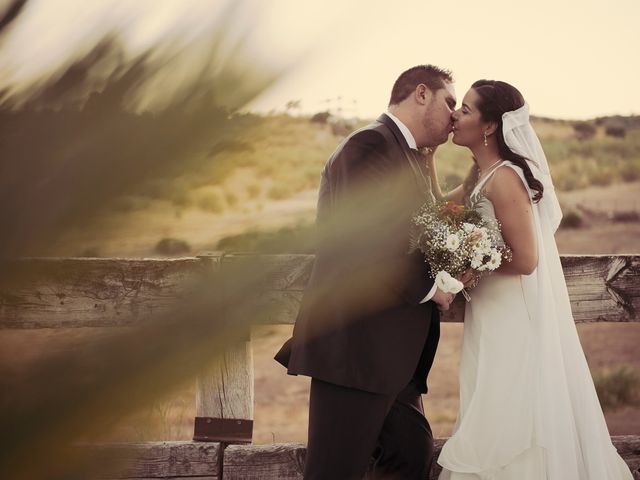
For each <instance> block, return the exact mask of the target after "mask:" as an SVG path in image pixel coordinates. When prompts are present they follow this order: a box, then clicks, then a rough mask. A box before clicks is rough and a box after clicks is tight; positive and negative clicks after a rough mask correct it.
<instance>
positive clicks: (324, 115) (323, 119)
mask: <svg viewBox="0 0 640 480" xmlns="http://www.w3.org/2000/svg"><path fill="white" fill-rule="evenodd" d="M329 117H331V114H330V113H329V112H318V113H316V114H315V115H314V116H313V117H311V122H312V123H327V122H328V121H329Z"/></svg>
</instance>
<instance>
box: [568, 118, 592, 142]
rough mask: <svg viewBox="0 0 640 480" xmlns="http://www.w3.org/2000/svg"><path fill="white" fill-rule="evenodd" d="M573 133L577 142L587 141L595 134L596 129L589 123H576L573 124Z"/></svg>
mask: <svg viewBox="0 0 640 480" xmlns="http://www.w3.org/2000/svg"><path fill="white" fill-rule="evenodd" d="M573 131H574V133H575V135H576V138H577V139H578V140H587V139H589V138H592V137H593V136H595V134H596V127H595V126H593V125H592V124H591V123H589V122H577V123H574V124H573Z"/></svg>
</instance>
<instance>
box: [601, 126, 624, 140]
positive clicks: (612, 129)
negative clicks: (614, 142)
mask: <svg viewBox="0 0 640 480" xmlns="http://www.w3.org/2000/svg"><path fill="white" fill-rule="evenodd" d="M604 133H606V134H607V135H609V136H610V137H616V138H624V137H625V135H626V134H627V130H626V129H625V128H624V127H622V126H614V125H610V126H608V127H607V128H606V129H605V131H604Z"/></svg>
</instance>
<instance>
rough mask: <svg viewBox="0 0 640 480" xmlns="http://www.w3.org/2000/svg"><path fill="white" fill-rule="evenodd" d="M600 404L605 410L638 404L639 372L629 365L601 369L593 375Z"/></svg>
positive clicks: (639, 393) (639, 402) (639, 391)
mask: <svg viewBox="0 0 640 480" xmlns="http://www.w3.org/2000/svg"><path fill="white" fill-rule="evenodd" d="M593 382H594V384H595V386H596V392H598V398H599V399H600V405H602V408H603V409H605V410H608V409H616V408H619V407H623V406H626V405H630V406H634V405H638V404H640V401H639V400H640V374H639V373H638V370H637V369H634V368H632V367H630V366H621V367H617V368H613V369H603V370H601V371H599V372H597V373H596V374H594V376H593Z"/></svg>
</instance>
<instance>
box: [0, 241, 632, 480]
mask: <svg viewBox="0 0 640 480" xmlns="http://www.w3.org/2000/svg"><path fill="white" fill-rule="evenodd" d="M18 263H19V264H20V268H19V269H18V271H19V272H21V273H20V274H21V278H20V281H18V282H15V283H13V282H12V283H10V284H9V287H0V328H2V329H38V328H68V327H121V326H128V325H131V324H132V323H136V322H141V321H145V320H149V319H151V320H152V319H153V318H154V316H157V315H159V314H161V313H162V312H165V311H167V310H168V309H169V308H171V305H172V304H173V303H174V302H175V300H176V299H177V298H179V297H181V296H183V295H184V294H185V289H186V288H188V287H187V285H189V282H188V281H187V280H189V279H192V278H194V275H196V274H198V273H201V272H202V271H203V270H207V269H216V270H217V271H218V272H220V273H222V274H224V272H225V269H234V268H237V267H238V266H253V265H255V266H258V265H259V266H261V267H265V266H266V267H268V271H269V272H270V275H269V276H268V277H267V278H266V279H265V280H264V282H263V283H262V284H261V285H259V288H257V289H256V290H255V295H256V296H257V297H258V298H259V301H260V302H263V303H264V306H265V309H264V311H265V312H268V313H267V314H265V315H264V316H263V317H262V318H259V319H256V321H259V322H263V323H270V324H292V323H294V322H295V317H296V313H297V310H298V307H299V304H300V300H301V298H302V293H303V290H304V287H305V285H306V283H307V280H308V278H309V274H310V272H311V267H312V264H313V256H311V255H248V254H218V253H214V254H209V255H203V256H200V257H196V258H181V259H170V260H164V259H82V258H78V259H75V258H66V259H55V258H49V259H22V260H18V261H15V262H13V264H14V267H15V265H16V264H18ZM562 264H563V268H564V273H565V278H566V280H567V287H568V289H569V294H570V297H571V302H572V308H573V313H574V318H575V320H576V322H637V321H639V320H638V315H637V311H638V308H639V307H640V256H636V255H623V256H609V255H599V256H594V255H592V256H563V257H562ZM4 265H5V268H7V263H5V264H4ZM463 308H464V306H463V300H462V299H460V298H458V299H456V302H455V303H454V305H453V308H452V309H451V310H450V311H449V312H448V313H447V314H446V316H445V317H444V318H443V321H446V322H460V321H462V313H463ZM215 314H216V312H212V316H215ZM247 338H248V337H247ZM274 354H275V352H274ZM195 400H196V418H195V420H194V441H192V442H147V443H138V444H113V445H100V446H95V447H94V448H96V449H101V450H112V451H117V452H122V455H125V456H128V457H131V458H132V460H131V462H130V464H129V467H128V470H126V471H124V472H121V473H120V474H119V475H118V476H117V478H122V479H124V478H127V479H129V478H136V479H161V478H164V479H169V478H170V479H177V478H189V479H192V480H194V479H195V480H205V479H207V480H213V479H225V480H227V479H301V478H302V470H303V466H304V459H305V448H304V445H298V444H274V445H251V438H252V429H253V360H252V354H251V345H250V341H243V342H241V343H239V344H236V345H231V346H229V348H228V349H227V350H226V351H225V353H224V361H223V362H219V363H216V365H214V366H212V367H211V368H209V369H207V370H206V371H203V372H201V374H200V375H199V376H198V380H197V387H196V399H195ZM444 440H445V439H437V440H436V451H437V452H438V451H439V449H440V447H441V446H442V444H443V443H444ZM613 442H614V444H615V445H616V447H617V448H618V451H619V452H620V454H621V455H622V456H623V458H625V460H626V461H627V463H628V464H629V465H630V467H631V468H632V470H633V472H634V476H635V478H636V479H640V436H638V435H631V436H621V437H613ZM436 454H437V453H436ZM434 463H435V462H434ZM438 471H439V468H438V466H437V465H434V468H433V470H432V475H431V476H432V478H436V477H437V473H438Z"/></svg>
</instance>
